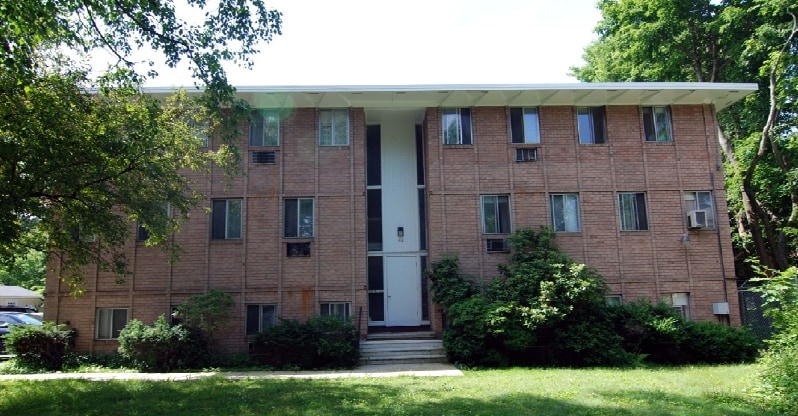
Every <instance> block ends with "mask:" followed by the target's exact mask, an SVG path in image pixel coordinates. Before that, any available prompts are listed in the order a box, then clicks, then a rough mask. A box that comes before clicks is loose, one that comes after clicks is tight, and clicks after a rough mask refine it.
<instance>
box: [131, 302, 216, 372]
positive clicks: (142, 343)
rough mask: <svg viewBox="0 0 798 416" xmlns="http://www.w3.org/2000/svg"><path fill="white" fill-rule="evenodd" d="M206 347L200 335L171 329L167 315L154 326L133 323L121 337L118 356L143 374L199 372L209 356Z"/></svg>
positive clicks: (160, 318) (197, 332) (186, 330)
mask: <svg viewBox="0 0 798 416" xmlns="http://www.w3.org/2000/svg"><path fill="white" fill-rule="evenodd" d="M207 345H208V344H207V342H206V341H205V339H204V338H203V336H202V334H201V333H200V332H199V331H197V330H194V329H192V328H188V327H186V326H183V325H170V324H169V323H168V322H167V321H166V317H164V315H161V316H159V317H158V319H156V320H155V322H154V323H153V324H152V325H151V326H148V325H145V324H143V323H142V322H141V321H139V320H136V319H134V320H132V321H130V322H128V323H127V325H126V326H125V327H124V328H123V329H122V331H121V332H120V333H119V353H120V354H122V356H124V357H126V358H128V359H130V360H131V361H132V362H133V364H134V365H135V366H136V368H138V369H140V370H142V371H157V372H168V371H172V370H175V369H178V368H198V367H200V366H201V365H202V363H203V361H204V360H205V359H206V358H207V357H208V355H209V354H208V349H207Z"/></svg>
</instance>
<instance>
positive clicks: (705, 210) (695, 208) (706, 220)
mask: <svg viewBox="0 0 798 416" xmlns="http://www.w3.org/2000/svg"><path fill="white" fill-rule="evenodd" d="M684 207H685V209H687V213H686V214H687V218H688V224H687V225H688V227H694V228H708V229H714V228H715V210H714V209H712V192H709V191H695V192H693V191H691V192H685V193H684ZM696 218H697V219H699V221H697V223H691V222H690V221H691V219H696ZM700 220H703V222H702V221H700ZM699 226H700V227H699Z"/></svg>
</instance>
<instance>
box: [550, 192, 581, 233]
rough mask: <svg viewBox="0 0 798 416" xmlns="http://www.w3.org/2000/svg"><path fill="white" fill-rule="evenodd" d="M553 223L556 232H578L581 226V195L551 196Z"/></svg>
mask: <svg viewBox="0 0 798 416" xmlns="http://www.w3.org/2000/svg"><path fill="white" fill-rule="evenodd" d="M551 222H552V224H554V231H559V232H572V233H573V232H578V231H580V226H579V195H578V194H557V195H552V196H551Z"/></svg>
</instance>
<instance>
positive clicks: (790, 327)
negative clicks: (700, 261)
mask: <svg viewBox="0 0 798 416" xmlns="http://www.w3.org/2000/svg"><path fill="white" fill-rule="evenodd" d="M754 269H755V270H756V271H757V272H758V273H759V274H760V275H761V276H763V277H762V278H759V279H756V281H757V282H761V283H763V284H762V286H760V287H758V288H756V290H757V291H758V292H760V293H762V296H763V298H764V299H765V314H766V315H767V316H769V317H770V318H772V319H773V326H774V328H775V330H776V331H775V333H774V335H773V337H772V338H771V339H769V340H767V341H766V342H767V345H768V349H767V351H765V353H764V354H763V355H762V357H761V358H760V360H759V362H760V364H761V365H762V372H761V378H762V386H761V392H762V395H763V396H764V398H765V400H766V401H767V402H768V403H769V404H770V405H771V406H773V407H775V408H777V409H779V410H781V411H782V412H784V413H785V414H789V415H798V407H796V406H795V403H798V280H797V279H798V268H796V267H795V266H793V267H790V268H789V269H787V270H785V271H782V272H776V271H773V270H767V269H765V268H764V267H760V266H759V265H754Z"/></svg>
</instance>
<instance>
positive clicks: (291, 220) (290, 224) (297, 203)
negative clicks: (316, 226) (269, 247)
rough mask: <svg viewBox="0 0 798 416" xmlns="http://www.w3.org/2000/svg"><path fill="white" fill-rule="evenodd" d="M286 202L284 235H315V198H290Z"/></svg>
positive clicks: (290, 236)
mask: <svg viewBox="0 0 798 416" xmlns="http://www.w3.org/2000/svg"><path fill="white" fill-rule="evenodd" d="M284 202H285V226H284V230H283V231H284V232H283V236H284V237H288V238H309V237H313V198H288V199H285V200H284Z"/></svg>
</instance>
